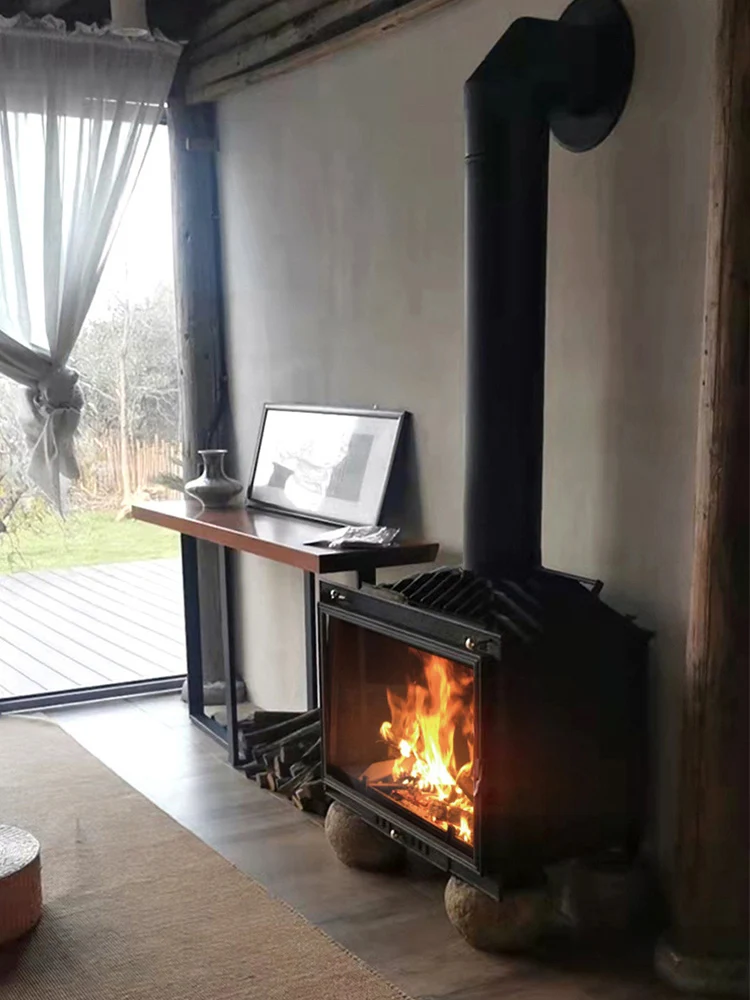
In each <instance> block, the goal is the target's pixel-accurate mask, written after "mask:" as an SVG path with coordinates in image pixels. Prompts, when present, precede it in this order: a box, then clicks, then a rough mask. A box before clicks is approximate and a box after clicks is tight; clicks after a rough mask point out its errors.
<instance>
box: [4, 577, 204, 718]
mask: <svg viewBox="0 0 750 1000" xmlns="http://www.w3.org/2000/svg"><path fill="white" fill-rule="evenodd" d="M184 673H185V632H184V623H183V604H182V582H181V571H180V562H179V560H178V559H154V560H150V561H148V562H131V563H117V564H113V565H103V566H87V567H81V568H77V569H61V570H43V571H40V572H32V573H13V574H10V575H8V576H0V698H7V697H19V696H25V695H31V694H40V693H43V692H53V691H66V690H69V689H74V688H81V687H90V686H93V685H99V684H117V683H124V682H126V681H134V680H143V679H152V678H158V677H170V676H173V675H176V674H184Z"/></svg>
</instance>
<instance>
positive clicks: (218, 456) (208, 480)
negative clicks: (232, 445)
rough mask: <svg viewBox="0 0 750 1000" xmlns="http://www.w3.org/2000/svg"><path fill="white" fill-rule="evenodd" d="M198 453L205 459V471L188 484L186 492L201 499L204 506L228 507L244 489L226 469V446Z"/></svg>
mask: <svg viewBox="0 0 750 1000" xmlns="http://www.w3.org/2000/svg"><path fill="white" fill-rule="evenodd" d="M198 454H199V455H200V456H201V458H202V460H203V472H202V473H201V474H200V476H198V478H197V479H193V480H191V481H190V482H189V483H187V484H186V486H185V492H186V493H187V494H189V496H191V497H194V498H195V499H196V500H200V502H201V503H202V504H203V506H204V507H211V508H216V507H228V506H229V504H230V503H231V502H232V500H234V498H235V497H236V496H237V494H238V493H239V492H240V491H241V490H242V483H241V482H239V481H238V480H237V479H232V478H231V476H228V475H227V474H226V472H225V470H224V459H225V457H226V454H227V451H226V448H210V449H206V450H204V451H199V452H198Z"/></svg>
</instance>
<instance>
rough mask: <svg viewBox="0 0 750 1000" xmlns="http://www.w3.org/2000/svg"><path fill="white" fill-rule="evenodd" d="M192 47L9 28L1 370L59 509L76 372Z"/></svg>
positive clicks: (0, 159)
mask: <svg viewBox="0 0 750 1000" xmlns="http://www.w3.org/2000/svg"><path fill="white" fill-rule="evenodd" d="M179 55H180V46H179V45H178V44H176V43H174V42H169V41H167V40H166V39H164V38H163V37H161V36H159V37H155V36H153V35H151V34H149V33H148V32H144V31H126V30H120V31H117V30H115V29H106V28H105V29H101V28H91V27H87V26H84V25H78V26H77V27H76V29H75V31H72V32H67V31H66V29H65V25H64V23H63V22H62V21H59V20H56V19H55V18H53V17H50V16H48V17H45V18H42V19H41V20H32V19H31V18H29V17H27V16H25V15H18V16H17V17H15V18H10V19H5V18H0V372H2V373H4V374H5V375H8V376H10V378H12V379H13V380H14V381H16V382H18V383H19V384H21V385H22V386H24V387H25V406H24V420H23V423H24V431H25V433H26V436H27V439H28V441H29V444H30V446H31V463H30V467H29V471H30V475H31V478H32V480H33V481H34V482H35V483H36V484H37V485H38V486H39V487H40V488H41V489H42V490H44V492H45V493H46V494H47V496H48V497H49V498H50V499H51V500H52V501H53V502H54V503H55V504H56V505H57V506H58V507H60V505H61V496H62V493H61V480H60V477H61V476H64V477H66V478H67V479H75V478H77V476H78V466H77V463H76V459H75V452H74V436H75V432H76V429H77V427H78V423H79V420H80V417H81V411H82V409H83V394H82V392H81V389H80V386H79V385H78V376H77V374H76V372H75V371H73V370H72V369H71V368H70V367H68V365H67V361H68V358H69V357H70V354H71V351H72V350H73V347H74V345H75V342H76V339H77V337H78V334H79V333H80V330H81V326H82V324H83V321H84V319H85V318H86V313H87V312H88V310H89V307H90V305H91V301H92V299H93V297H94V293H95V291H96V287H97V284H98V282H99V278H100V276H101V273H102V269H103V268H104V264H105V262H106V259H107V254H108V252H109V249H110V246H111V244H112V240H113V237H114V235H115V232H116V230H117V225H118V223H119V219H120V216H121V213H122V210H123V208H124V206H125V204H126V202H127V198H128V196H129V194H130V192H131V191H132V188H133V186H134V184H135V181H136V179H137V176H138V172H139V170H140V168H141V165H142V163H143V159H144V157H145V155H146V152H147V150H148V147H149V143H150V142H151V138H152V136H153V133H154V129H155V128H156V126H157V125H158V123H159V121H160V119H161V117H162V113H163V109H164V103H165V101H166V98H167V94H168V92H169V88H170V85H171V83H172V78H173V76H174V71H175V67H176V65H177V60H178V58H179Z"/></svg>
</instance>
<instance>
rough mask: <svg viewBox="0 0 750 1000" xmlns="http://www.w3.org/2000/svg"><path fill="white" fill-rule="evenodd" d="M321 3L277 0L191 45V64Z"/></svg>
mask: <svg viewBox="0 0 750 1000" xmlns="http://www.w3.org/2000/svg"><path fill="white" fill-rule="evenodd" d="M320 6H321V0H274V2H273V3H269V4H267V5H266V6H265V7H263V8H262V9H261V10H259V11H257V13H255V14H251V15H250V16H249V17H246V18H244V19H243V20H242V21H240V22H239V23H237V24H234V25H232V26H231V27H230V28H228V29H227V30H226V31H222V32H221V34H219V35H214V36H213V38H209V39H207V40H206V41H205V42H200V43H199V44H197V45H196V44H194V45H191V47H190V52H189V58H190V62H191V64H199V63H205V62H207V61H208V59H209V58H210V57H211V56H214V55H217V54H218V53H221V52H227V51H228V50H233V49H236V48H238V47H239V46H240V45H242V44H243V43H244V42H247V41H249V40H250V39H252V38H257V37H258V36H260V35H264V34H267V33H269V32H271V31H273V30H274V29H275V28H279V27H281V26H282V25H284V24H288V23H289V22H290V21H293V20H295V19H296V18H298V17H301V16H303V15H304V14H308V13H311V12H313V11H315V10H317V9H318V8H319V7H320Z"/></svg>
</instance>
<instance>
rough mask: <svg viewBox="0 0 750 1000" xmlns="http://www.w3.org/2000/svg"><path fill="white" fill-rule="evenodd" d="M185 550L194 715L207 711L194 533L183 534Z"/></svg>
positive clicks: (191, 708) (189, 682)
mask: <svg viewBox="0 0 750 1000" xmlns="http://www.w3.org/2000/svg"><path fill="white" fill-rule="evenodd" d="M180 547H181V550H182V594H183V599H184V602H185V654H186V659H187V694H188V712H189V713H190V717H191V718H196V717H200V716H202V715H203V714H204V712H203V708H204V705H203V656H202V654H201V616H200V599H199V597H198V545H197V542H196V540H195V539H194V538H192V537H191V536H190V535H180Z"/></svg>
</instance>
